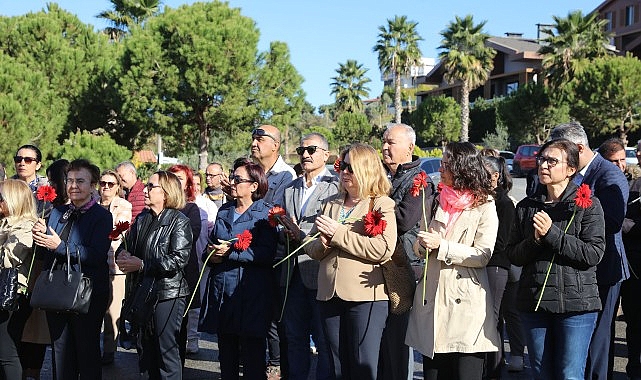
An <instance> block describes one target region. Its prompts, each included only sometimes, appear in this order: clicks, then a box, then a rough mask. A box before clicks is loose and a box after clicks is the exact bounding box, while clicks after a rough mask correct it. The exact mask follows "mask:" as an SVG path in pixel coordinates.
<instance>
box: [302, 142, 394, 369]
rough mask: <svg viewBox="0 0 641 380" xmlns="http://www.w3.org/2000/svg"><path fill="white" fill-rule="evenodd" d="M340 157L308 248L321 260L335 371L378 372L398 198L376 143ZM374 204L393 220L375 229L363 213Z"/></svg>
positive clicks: (322, 298) (323, 315)
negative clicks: (333, 187)
mask: <svg viewBox="0 0 641 380" xmlns="http://www.w3.org/2000/svg"><path fill="white" fill-rule="evenodd" d="M340 159H341V165H340V184H339V193H338V194H337V195H336V196H334V197H332V198H330V200H329V202H328V203H327V204H326V205H325V206H324V207H323V210H322V212H321V215H320V216H318V218H317V219H316V222H315V227H314V228H312V230H311V231H310V233H309V235H310V236H309V237H307V238H306V239H305V240H304V243H305V244H307V243H306V242H309V243H308V244H307V245H305V251H306V252H307V254H308V255H309V256H311V257H312V258H313V259H315V260H318V261H320V271H319V274H318V293H317V299H318V300H319V301H321V302H320V313H321V320H322V323H323V330H324V331H325V339H326V340H327V344H328V345H329V348H330V358H331V363H332V366H333V368H332V369H333V371H334V374H335V376H336V378H337V379H340V378H351V379H375V378H376V375H377V366H378V355H379V349H380V344H381V337H382V334H383V329H384V327H385V321H386V320H387V314H388V300H389V299H388V296H387V290H386V289H385V283H384V279H383V271H382V269H381V263H383V262H385V261H387V260H388V259H389V258H391V257H392V253H393V251H394V248H395V246H396V237H397V236H396V234H397V232H396V216H395V215H394V201H393V200H392V199H391V198H389V197H387V194H388V193H389V190H390V182H389V180H388V179H387V176H386V174H385V169H384V168H383V164H382V163H381V160H380V158H379V157H378V154H377V152H376V151H375V150H374V148H372V147H370V146H368V145H364V144H353V145H351V146H350V147H349V148H348V149H347V150H345V151H343V152H342V153H341V155H340ZM370 211H372V212H380V213H381V216H382V220H383V221H385V222H386V223H387V224H386V226H385V227H384V228H383V230H382V231H380V233H377V234H371V235H372V236H370V235H368V234H367V233H366V232H365V227H366V226H365V223H364V220H363V219H364V217H365V216H366V215H367V214H368V213H369V212H370ZM318 232H320V235H317V233H318Z"/></svg>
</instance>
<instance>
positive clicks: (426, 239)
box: [417, 228, 441, 249]
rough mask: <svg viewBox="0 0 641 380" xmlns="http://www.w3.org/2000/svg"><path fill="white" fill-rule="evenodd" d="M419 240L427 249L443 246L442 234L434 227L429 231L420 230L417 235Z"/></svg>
mask: <svg viewBox="0 0 641 380" xmlns="http://www.w3.org/2000/svg"><path fill="white" fill-rule="evenodd" d="M417 239H418V242H419V244H420V245H422V246H423V247H424V248H426V249H438V247H440V246H441V235H440V234H439V233H438V232H434V229H433V228H430V230H429V231H419V233H418V236H417Z"/></svg>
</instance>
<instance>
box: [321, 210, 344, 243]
mask: <svg viewBox="0 0 641 380" xmlns="http://www.w3.org/2000/svg"><path fill="white" fill-rule="evenodd" d="M338 226H340V223H338V222H337V221H335V220H334V219H332V218H330V217H329V216H325V215H320V216H318V217H317V218H316V228H318V231H319V232H320V233H321V237H322V236H323V235H325V237H326V238H327V240H328V243H329V241H330V240H332V238H333V237H334V233H336V229H337V228H338ZM323 244H325V242H324V241H323ZM325 245H329V244H325Z"/></svg>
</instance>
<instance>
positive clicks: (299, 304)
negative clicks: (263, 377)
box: [281, 269, 333, 380]
mask: <svg viewBox="0 0 641 380" xmlns="http://www.w3.org/2000/svg"><path fill="white" fill-rule="evenodd" d="M281 292H282V294H283V295H284V293H285V288H284V287H282V288H281ZM318 302H319V301H317V300H316V289H307V288H306V287H305V285H304V284H303V281H302V279H301V278H300V272H299V271H298V270H297V269H294V272H293V273H292V277H291V279H290V283H289V290H288V291H287V298H286V300H285V312H284V314H283V325H284V326H285V336H286V337H287V355H288V359H289V360H288V363H287V364H288V365H289V371H288V375H289V377H288V378H289V379H290V380H299V379H301V380H306V379H307V378H309V368H310V365H311V360H310V359H311V358H310V356H311V353H310V347H309V336H310V335H311V336H312V339H313V340H314V346H315V347H316V349H317V350H318V363H317V365H316V376H315V377H314V378H315V379H317V380H326V379H331V378H333V373H332V370H331V364H330V358H329V348H328V347H327V343H326V341H325V335H324V334H323V325H322V324H321V318H320V311H319V304H318Z"/></svg>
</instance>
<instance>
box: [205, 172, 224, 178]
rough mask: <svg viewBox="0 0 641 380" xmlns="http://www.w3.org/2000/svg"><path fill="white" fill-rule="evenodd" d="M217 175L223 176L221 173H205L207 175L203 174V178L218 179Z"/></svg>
mask: <svg viewBox="0 0 641 380" xmlns="http://www.w3.org/2000/svg"><path fill="white" fill-rule="evenodd" d="M219 175H223V173H218V174H211V173H207V174H205V177H207V178H214V177H218V176H219Z"/></svg>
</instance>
